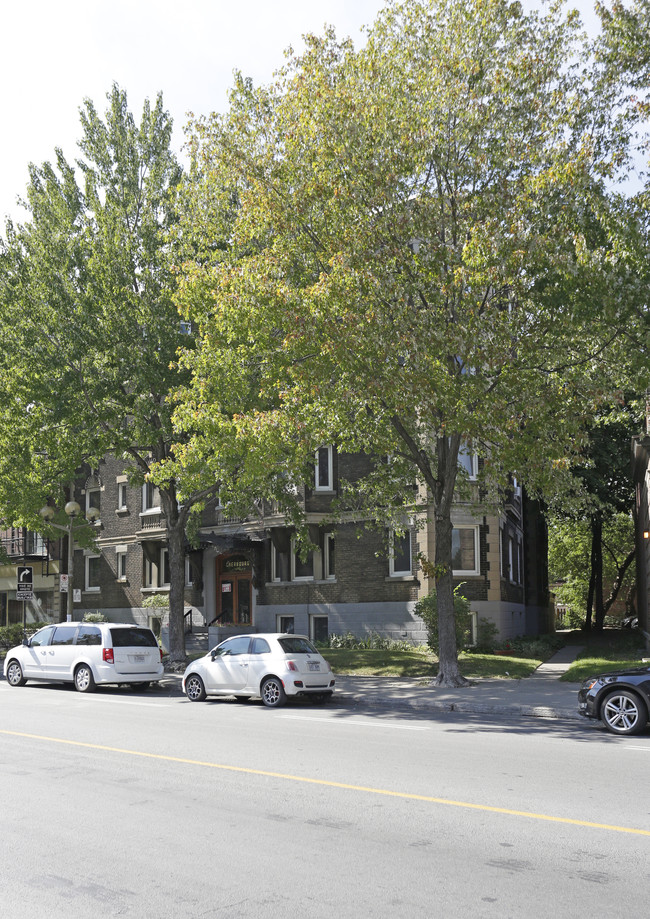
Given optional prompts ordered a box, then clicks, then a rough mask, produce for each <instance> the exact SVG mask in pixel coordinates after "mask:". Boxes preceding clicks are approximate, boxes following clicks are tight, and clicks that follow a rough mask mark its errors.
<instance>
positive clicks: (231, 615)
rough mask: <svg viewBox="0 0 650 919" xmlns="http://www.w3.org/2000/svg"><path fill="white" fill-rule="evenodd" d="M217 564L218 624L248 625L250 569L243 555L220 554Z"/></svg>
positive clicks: (249, 616)
mask: <svg viewBox="0 0 650 919" xmlns="http://www.w3.org/2000/svg"><path fill="white" fill-rule="evenodd" d="M216 565H217V609H216V619H217V624H218V625H227V624H228V623H232V624H233V625H250V624H251V622H252V615H251V612H252V602H251V601H252V586H251V579H252V574H253V572H252V569H251V563H250V561H249V560H248V559H247V558H246V557H245V556H243V555H222V556H219V558H217V559H216Z"/></svg>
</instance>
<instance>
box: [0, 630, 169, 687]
mask: <svg viewBox="0 0 650 919" xmlns="http://www.w3.org/2000/svg"><path fill="white" fill-rule="evenodd" d="M163 672H164V670H163V665H162V651H161V650H160V647H159V645H158V642H157V641H156V636H155V635H154V633H153V632H152V631H151V629H148V628H143V627H142V626H137V625H127V624H125V623H116V622H98V623H95V622H93V623H90V622H62V623H58V624H55V625H48V626H45V627H44V628H42V629H39V631H38V632H36V633H35V634H34V635H32V637H31V638H29V639H27V640H26V641H24V642H23V643H22V645H18V646H17V647H15V648H11V650H10V651H8V652H7V656H6V658H5V665H4V675H5V677H6V679H7V682H8V683H9V685H10V686H24V684H25V683H26V682H27V681H28V680H41V681H45V682H61V683H73V684H74V687H75V689H77V690H78V691H79V692H92V690H93V689H94V688H95V686H96V685H103V684H105V683H129V684H134V685H135V684H137V685H138V686H139V687H140V689H145V688H146V687H147V686H148V685H149V684H150V683H151V682H152V681H155V680H159V679H160V678H161V676H162V675H163Z"/></svg>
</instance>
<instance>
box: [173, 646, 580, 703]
mask: <svg viewBox="0 0 650 919" xmlns="http://www.w3.org/2000/svg"><path fill="white" fill-rule="evenodd" d="M581 650H582V645H567V646H566V647H564V648H562V649H561V650H560V651H558V652H557V653H556V654H554V655H553V657H552V658H550V660H548V661H546V663H544V664H541V666H539V667H538V668H537V670H536V671H535V672H534V673H533V675H532V676H530V677H526V678H525V679H522V680H508V679H505V680H496V679H480V680H473V681H472V685H471V686H467V687H464V688H462V689H448V688H446V687H443V686H432V685H430V684H429V683H427V682H426V681H424V680H421V679H392V678H391V677H364V676H337V677H336V692H335V694H334V703H335V704H337V705H345V706H351V707H355V708H356V707H358V708H365V707H372V708H385V709H396V710H400V709H401V710H411V711H418V712H425V711H427V710H429V711H447V712H471V713H478V714H495V715H508V716H525V717H534V718H557V719H567V718H570V719H576V720H577V719H579V718H580V715H579V714H578V684H577V683H562V682H560V680H559V677H560V676H561V675H562V674H563V673H565V671H566V670H567V669H568V667H569V666H570V665H571V664H572V663H573V661H574V660H575V659H576V657H577V655H578V654H579V652H580V651H581ZM180 679H181V677H180V674H175V673H166V674H165V676H164V677H163V679H162V680H161V681H160V682H161V686H163V687H165V688H169V689H172V690H174V689H176V690H177V691H180Z"/></svg>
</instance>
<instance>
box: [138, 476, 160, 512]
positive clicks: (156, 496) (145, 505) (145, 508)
mask: <svg viewBox="0 0 650 919" xmlns="http://www.w3.org/2000/svg"><path fill="white" fill-rule="evenodd" d="M149 488H151V500H152V501H157V502H158V503H157V504H151V505H150V504H149V498H148V489H149ZM159 513H160V492H159V491H158V489H157V488H156V486H155V485H153V484H152V483H151V482H144V483H143V485H142V512H141V516H142V515H144V514H159Z"/></svg>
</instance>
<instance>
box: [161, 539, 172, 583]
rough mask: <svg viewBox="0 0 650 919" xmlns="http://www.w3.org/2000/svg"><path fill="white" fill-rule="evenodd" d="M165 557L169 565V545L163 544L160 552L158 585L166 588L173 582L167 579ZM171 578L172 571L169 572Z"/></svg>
mask: <svg viewBox="0 0 650 919" xmlns="http://www.w3.org/2000/svg"><path fill="white" fill-rule="evenodd" d="M165 559H167V565H168V564H169V549H168V547H167V546H162V547H161V549H160V554H159V556H158V587H161V588H164V587H169V586H170V584H171V580H170V581H165V580H164V577H165V567H166V565H165ZM169 577H170V579H171V571H170V573H169Z"/></svg>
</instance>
